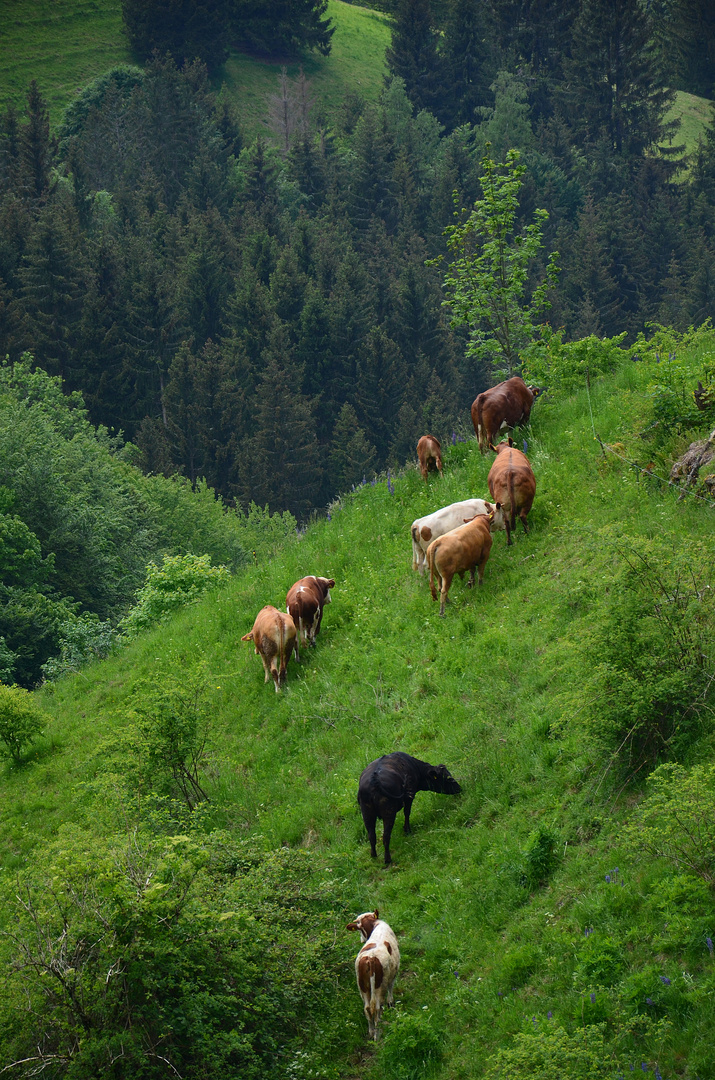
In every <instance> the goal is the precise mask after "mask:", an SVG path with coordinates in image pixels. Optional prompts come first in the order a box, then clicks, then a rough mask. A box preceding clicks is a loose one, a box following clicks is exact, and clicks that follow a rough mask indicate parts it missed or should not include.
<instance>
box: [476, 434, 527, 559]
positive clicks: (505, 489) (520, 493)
mask: <svg viewBox="0 0 715 1080" xmlns="http://www.w3.org/2000/svg"><path fill="white" fill-rule="evenodd" d="M491 449H492V450H493V451H494V453H495V454H496V458H495V460H494V462H493V464H492V467H491V469H490V470H489V476H488V477H487V484H488V485H489V491H490V493H491V496H492V498H493V499H498V500H499V502H500V503H501V504H502V506H503V507H504V514H505V517H506V542H507V545H508V544H511V533H512V530H513V529H514V528H515V526H516V515H517V514H518V515H519V517H520V518H521V523H522V525H523V526H524V532H527V533H528V531H529V529H528V527H527V524H526V515H527V514H528V513H529V511H530V510H531V505H532V503H533V501H534V496H535V495H536V477H535V476H534V472H533V470H532V468H531V465H530V463H529V459H528V457H527V456H526V454H522V452H521V450H517V449H516V447H515V446H514V445H513V443H512V441H511V439H509V440H507V441H506V442H500V443H499V445H498V446H493V445H492V446H491Z"/></svg>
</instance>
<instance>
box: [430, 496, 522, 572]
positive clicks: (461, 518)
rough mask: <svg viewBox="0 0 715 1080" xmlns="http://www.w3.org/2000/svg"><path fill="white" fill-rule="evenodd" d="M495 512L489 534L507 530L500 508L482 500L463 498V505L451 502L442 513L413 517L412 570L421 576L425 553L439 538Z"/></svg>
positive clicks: (436, 511)
mask: <svg viewBox="0 0 715 1080" xmlns="http://www.w3.org/2000/svg"><path fill="white" fill-rule="evenodd" d="M490 510H494V511H495V513H494V520H493V521H492V524H491V532H497V531H498V530H499V529H506V522H505V520H504V514H503V512H502V509H501V507H500V506H494V505H493V504H492V503H490V502H487V501H486V500H485V499H464V500H463V501H462V502H456V503H450V504H449V506H443V507H442V509H441V510H435V512H434V513H433V514H427V515H426V516H425V517H421V518H416V519H415V520H414V521H413V522H412V527H411V529H410V532H411V533H412V569H413V570H418V571H419V573H420V574H424V572H425V567H426V565H427V563H426V561H425V553H426V551H427V548H428V547H429V546H430V544H431V543H432V541H433V540H436V539H437V537H438V536H444V534H445V533H448V532H451V531H452V529H457V528H459V526H460V525H464V523H465V521H471V519H472V518H473V517H474V516H475V515H476V514H488V513H489V511H490Z"/></svg>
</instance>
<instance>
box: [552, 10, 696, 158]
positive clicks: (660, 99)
mask: <svg viewBox="0 0 715 1080" xmlns="http://www.w3.org/2000/svg"><path fill="white" fill-rule="evenodd" d="M564 69H565V82H564V83H563V84H562V87H561V91H560V98H561V101H562V103H563V105H564V107H565V109H566V112H567V115H568V117H569V120H570V124H571V128H572V130H573V132H574V134H575V136H576V138H577V140H578V141H579V143H581V144H582V145H584V146H586V147H594V146H596V145H597V144H598V143H599V142H600V141H601V140H603V141H604V142H605V145H606V147H607V148H608V150H610V153H611V155H613V154H616V155H619V156H624V157H628V158H630V157H637V156H639V155H641V154H644V153H645V152H646V151H647V150H650V149H651V148H652V147H654V146H657V145H658V144H659V143H661V142H663V141H664V140H665V138H666V136H667V135H668V134H669V132H672V131H673V130H674V128H673V125H672V124H670V123H666V121H665V119H664V116H665V113H666V110H667V109H668V107H669V106H670V104H671V103H672V102H673V100H674V97H675V92H674V91H672V90H670V89H668V88H667V84H666V79H665V73H664V70H663V66H662V64H661V62H660V60H659V57H658V55H657V53H656V50H655V47H654V44H653V42H652V37H651V28H650V25H649V22H648V18H647V16H646V14H645V12H644V10H643V7H642V5H641V4H640V3H639V2H638V0H583V4H582V7H581V11H580V14H579V16H578V18H577V19H576V21H575V23H574V27H573V40H572V45H571V50H570V57H569V58H568V59H567V60H565V61H564Z"/></svg>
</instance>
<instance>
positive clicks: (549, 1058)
mask: <svg viewBox="0 0 715 1080" xmlns="http://www.w3.org/2000/svg"><path fill="white" fill-rule="evenodd" d="M540 1027H541V1030H535V1031H533V1032H531V1031H529V1032H519V1033H517V1034H516V1035H515V1036H514V1037H513V1039H512V1040H511V1042H510V1043H509V1044H508V1045H507V1046H505V1047H502V1048H501V1049H499V1050H498V1051H497V1053H496V1054H495V1055H494V1057H493V1058H491V1059H490V1060H489V1061H488V1062H487V1068H486V1072H485V1074H484V1075H485V1078H486V1080H554V1077H559V1076H560V1077H568V1080H594V1078H595V1077H600V1076H610V1075H613V1076H615V1075H616V1073H615V1070H616V1068H617V1065H618V1063H617V1060H616V1058H615V1057H614V1056H613V1054H612V1053H611V1052H610V1050H609V1049H608V1048H607V1046H606V1042H605V1024H590V1025H588V1026H586V1027H584V1028H581V1029H580V1030H579V1031H577V1032H574V1034H573V1035H569V1033H568V1032H567V1031H566V1030H565V1028H563V1027H560V1026H559V1025H558V1024H553V1025H552V1024H549V1025H548V1026H546V1025H545V1024H544V1023H543V1021H542V1023H541V1025H540ZM609 1069H610V1070H611V1071H610V1072H609Z"/></svg>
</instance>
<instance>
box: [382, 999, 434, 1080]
mask: <svg viewBox="0 0 715 1080" xmlns="http://www.w3.org/2000/svg"><path fill="white" fill-rule="evenodd" d="M442 1045H443V1038H442V1035H441V1034H440V1033H439V1032H438V1031H436V1030H435V1029H434V1027H433V1026H432V1022H431V1020H430V1017H429V1015H428V1014H425V1013H424V1012H422V1013H417V1014H416V1015H415V1014H412V1013H403V1012H398V1013H397V1014H396V1015H395V1016H394V1017H393V1018H392V1020H391V1022H390V1026H389V1030H388V1031H387V1033H386V1035H385V1038H384V1041H383V1043H382V1045H381V1047H380V1066H381V1069H382V1072H383V1075H385V1076H391V1077H394V1078H395V1080H418V1078H419V1077H422V1076H429V1075H430V1073H431V1072H432V1071H433V1070H434V1069H435V1068H436V1067H437V1065H438V1064H439V1062H440V1061H441V1059H442Z"/></svg>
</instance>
